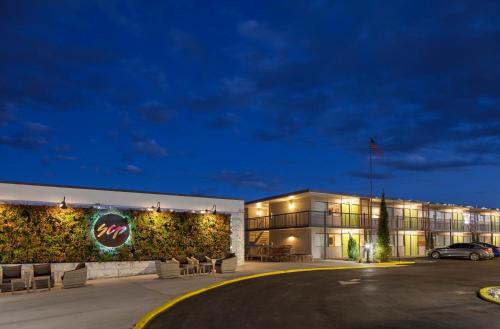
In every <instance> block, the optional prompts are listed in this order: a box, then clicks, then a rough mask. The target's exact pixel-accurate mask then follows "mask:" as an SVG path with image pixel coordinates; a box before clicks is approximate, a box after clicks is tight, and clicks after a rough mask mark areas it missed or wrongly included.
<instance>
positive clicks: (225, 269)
mask: <svg viewBox="0 0 500 329" xmlns="http://www.w3.org/2000/svg"><path fill="white" fill-rule="evenodd" d="M237 260H238V259H237V258H236V255H235V254H229V255H228V256H227V257H225V258H222V259H218V260H217V261H216V262H215V270H216V271H217V273H233V272H236V265H237Z"/></svg>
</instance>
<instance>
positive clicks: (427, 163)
mask: <svg viewBox="0 0 500 329" xmlns="http://www.w3.org/2000/svg"><path fill="white" fill-rule="evenodd" d="M381 163H382V164H383V165H384V166H387V167H391V168H395V169H399V170H405V171H438V170H450V169H457V168H466V167H477V166H487V165H493V164H498V163H499V162H498V161H494V160H490V159H486V158H483V157H477V156H476V157H466V158H458V157H451V158H445V159H439V158H437V159H429V158H427V157H424V156H421V155H409V156H406V157H401V158H389V159H383V160H382V161H381Z"/></svg>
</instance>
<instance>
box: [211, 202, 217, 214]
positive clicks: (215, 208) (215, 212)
mask: <svg viewBox="0 0 500 329" xmlns="http://www.w3.org/2000/svg"><path fill="white" fill-rule="evenodd" d="M212 214H214V215H217V205H216V204H214V205H213V207H212Z"/></svg>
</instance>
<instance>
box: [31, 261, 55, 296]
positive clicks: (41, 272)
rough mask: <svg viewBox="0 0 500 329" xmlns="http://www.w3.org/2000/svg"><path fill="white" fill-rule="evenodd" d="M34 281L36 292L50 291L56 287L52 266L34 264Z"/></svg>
mask: <svg viewBox="0 0 500 329" xmlns="http://www.w3.org/2000/svg"><path fill="white" fill-rule="evenodd" d="M32 281H33V288H34V289H35V291H36V290H37V289H39V288H42V289H43V288H48V289H49V290H50V288H51V287H53V286H54V278H53V277H52V269H51V266H50V264H48V263H47V264H34V265H33V277H32Z"/></svg>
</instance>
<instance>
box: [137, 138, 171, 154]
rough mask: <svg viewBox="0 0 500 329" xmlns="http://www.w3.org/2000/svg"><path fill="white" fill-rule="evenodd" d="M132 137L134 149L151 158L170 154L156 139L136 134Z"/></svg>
mask: <svg viewBox="0 0 500 329" xmlns="http://www.w3.org/2000/svg"><path fill="white" fill-rule="evenodd" d="M132 139H133V140H132V149H133V151H134V152H136V153H138V154H142V155H146V156H148V157H151V158H162V157H166V156H167V155H168V152H167V150H166V149H165V148H164V147H163V146H161V145H160V144H159V143H158V142H157V141H156V140H154V139H149V138H146V137H144V136H140V135H134V136H133V138H132Z"/></svg>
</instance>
